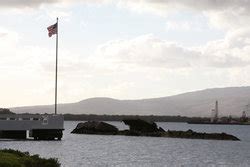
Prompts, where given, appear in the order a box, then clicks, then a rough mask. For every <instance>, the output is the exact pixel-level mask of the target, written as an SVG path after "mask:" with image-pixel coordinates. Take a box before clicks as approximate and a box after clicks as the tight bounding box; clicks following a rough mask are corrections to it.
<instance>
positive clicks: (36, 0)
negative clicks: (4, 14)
mask: <svg viewBox="0 0 250 167" xmlns="http://www.w3.org/2000/svg"><path fill="white" fill-rule="evenodd" d="M55 2H58V0H8V1H6V0H0V7H1V8H35V7H39V6H40V5H42V4H49V3H55Z"/></svg>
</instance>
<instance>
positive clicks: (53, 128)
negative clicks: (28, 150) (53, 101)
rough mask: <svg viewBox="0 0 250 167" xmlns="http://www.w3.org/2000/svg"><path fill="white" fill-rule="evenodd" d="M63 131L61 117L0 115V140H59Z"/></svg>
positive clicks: (47, 115)
mask: <svg viewBox="0 0 250 167" xmlns="http://www.w3.org/2000/svg"><path fill="white" fill-rule="evenodd" d="M63 130H64V118H63V115H55V114H42V115H41V114H0V138H8V139H27V138H33V139H34V140H56V139H57V140H61V139H62V136H63V132H62V131H63Z"/></svg>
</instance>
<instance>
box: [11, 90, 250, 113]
mask: <svg viewBox="0 0 250 167" xmlns="http://www.w3.org/2000/svg"><path fill="white" fill-rule="evenodd" d="M216 100H218V102H219V115H223V116H227V115H233V116H234V115H235V116H240V115H241V113H242V111H243V110H244V109H245V106H246V105H247V104H250V87H229V88H214V89H206V90H200V91H195V92H188V93H183V94H179V95H175V96H168V97H161V98H151V99H141V100H117V99H112V98H105V97H97V98H90V99H86V100H82V101H80V102H77V103H68V104H59V106H58V112H59V113H70V114H100V115H103V114H107V115H182V116H210V115H211V109H213V108H214V104H215V101H216ZM11 110H12V111H13V112H16V113H26V112H29V113H53V111H54V105H44V106H27V107H16V108H11ZM248 114H249V115H250V113H248Z"/></svg>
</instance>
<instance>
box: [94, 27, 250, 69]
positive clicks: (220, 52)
mask: <svg viewBox="0 0 250 167" xmlns="http://www.w3.org/2000/svg"><path fill="white" fill-rule="evenodd" d="M237 33H238V32H237ZM248 33H249V32H248V31H245V32H244V33H242V34H241V36H240V35H234V34H230V35H229V36H227V37H226V38H225V39H224V40H218V41H212V42H209V43H208V44H207V45H205V46H202V47H199V48H188V47H184V46H181V45H179V44H177V43H173V42H169V41H166V40H162V39H159V38H156V37H154V36H153V35H143V36H139V37H137V38H134V39H128V40H116V41H110V42H107V43H105V44H103V45H101V46H99V47H98V49H97V52H96V55H97V57H96V59H97V61H96V62H98V61H99V62H100V63H99V64H102V66H106V67H113V68H115V67H116V68H122V67H124V68H123V69H125V67H134V68H135V67H153V68H165V69H176V68H196V67H213V68H232V67H243V66H248V65H250V58H248V53H249V52H250V50H249V49H250V45H249V40H245V39H244V40H243V39H241V37H242V36H244V37H246V34H248ZM248 37H250V35H249V36H248ZM237 43H238V45H240V48H239V47H238V46H237Z"/></svg>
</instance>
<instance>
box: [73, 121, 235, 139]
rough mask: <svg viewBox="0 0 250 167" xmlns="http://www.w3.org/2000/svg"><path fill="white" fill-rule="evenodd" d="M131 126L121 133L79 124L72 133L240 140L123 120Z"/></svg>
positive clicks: (99, 125) (101, 124)
mask: <svg viewBox="0 0 250 167" xmlns="http://www.w3.org/2000/svg"><path fill="white" fill-rule="evenodd" d="M123 122H124V123H125V124H126V125H128V126H129V129H127V130H121V131H119V130H118V129H117V128H116V127H115V126H113V125H110V124H108V123H105V122H97V121H88V122H85V123H79V124H78V125H77V127H76V128H75V129H74V130H73V131H72V132H71V133H78V134H101V135H124V136H152V137H171V138H187V139H207V140H234V141H237V140H240V139H238V138H237V137H235V136H233V135H230V134H226V133H199V132H194V131H192V130H187V131H171V130H168V131H165V130H164V129H162V128H161V127H157V125H156V123H155V122H147V121H144V120H140V119H131V120H123Z"/></svg>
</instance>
